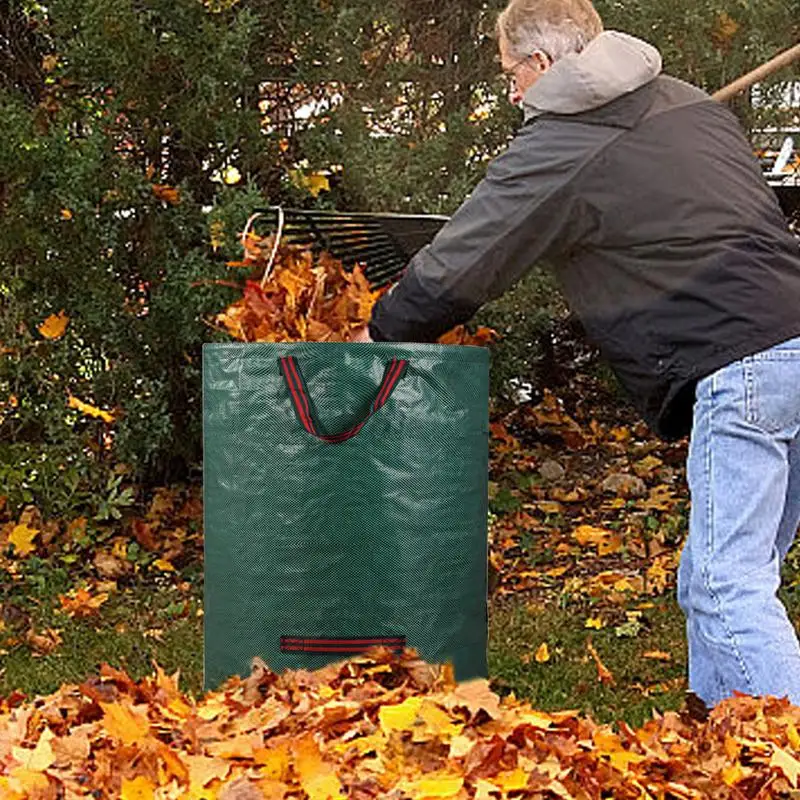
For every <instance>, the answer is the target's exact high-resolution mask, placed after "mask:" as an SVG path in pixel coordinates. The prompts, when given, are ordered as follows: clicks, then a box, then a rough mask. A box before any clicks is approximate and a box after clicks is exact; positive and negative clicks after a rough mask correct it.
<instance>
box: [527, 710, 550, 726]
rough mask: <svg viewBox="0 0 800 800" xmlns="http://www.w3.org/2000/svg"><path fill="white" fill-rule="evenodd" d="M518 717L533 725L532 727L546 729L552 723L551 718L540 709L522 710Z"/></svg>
mask: <svg viewBox="0 0 800 800" xmlns="http://www.w3.org/2000/svg"><path fill="white" fill-rule="evenodd" d="M519 719H520V721H521V722H524V723H525V724H527V725H533V727H534V728H544V729H547V728H549V727H550V726H551V725H552V724H553V720H552V718H551V717H550V716H549V715H548V714H544V713H542V712H541V711H522V712H520V714H519Z"/></svg>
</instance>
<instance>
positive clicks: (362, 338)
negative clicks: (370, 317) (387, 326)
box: [350, 325, 372, 342]
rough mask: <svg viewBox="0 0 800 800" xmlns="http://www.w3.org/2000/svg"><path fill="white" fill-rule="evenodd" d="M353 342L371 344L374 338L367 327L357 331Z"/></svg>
mask: <svg viewBox="0 0 800 800" xmlns="http://www.w3.org/2000/svg"><path fill="white" fill-rule="evenodd" d="M350 341H351V342H371V341H372V337H371V336H370V335H369V327H368V326H367V325H365V326H364V327H363V328H362V329H361V330H360V331H357V332H356V333H355V335H354V336H353V338H352V339H351V340H350Z"/></svg>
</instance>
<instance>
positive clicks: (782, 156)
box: [769, 136, 794, 175]
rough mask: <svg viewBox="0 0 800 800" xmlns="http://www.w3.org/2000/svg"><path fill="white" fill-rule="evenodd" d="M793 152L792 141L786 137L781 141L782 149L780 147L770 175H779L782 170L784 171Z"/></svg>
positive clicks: (789, 137)
mask: <svg viewBox="0 0 800 800" xmlns="http://www.w3.org/2000/svg"><path fill="white" fill-rule="evenodd" d="M793 152H794V139H792V137H791V136H787V137H786V138H785V139H784V140H783V147H781V151H780V153H778V157H777V158H776V159H775V164H774V165H773V167H772V172H770V173H769V174H770V175H780V174H781V173H782V172H783V171H784V169H786V165H787V164H788V163H789V159H790V158H791V157H792V153H793Z"/></svg>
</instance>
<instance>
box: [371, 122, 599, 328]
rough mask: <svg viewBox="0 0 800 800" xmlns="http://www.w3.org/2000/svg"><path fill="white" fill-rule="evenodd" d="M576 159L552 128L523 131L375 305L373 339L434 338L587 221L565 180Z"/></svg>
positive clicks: (558, 246) (572, 172)
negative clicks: (557, 140)
mask: <svg viewBox="0 0 800 800" xmlns="http://www.w3.org/2000/svg"><path fill="white" fill-rule="evenodd" d="M531 127H533V128H535V127H537V125H536V124H534V125H533V126H531ZM580 160H581V158H580V154H576V152H575V150H574V149H570V148H568V147H564V146H559V145H558V144H557V143H556V144H555V146H554V143H553V137H552V134H551V135H547V136H542V135H539V134H538V132H536V131H531V132H527V133H525V132H524V129H523V133H521V134H519V135H518V136H517V137H516V138H515V139H514V140H513V141H512V143H511V145H510V147H509V148H508V150H506V151H505V152H504V153H503V154H502V155H500V156H499V157H497V158H496V159H495V160H494V161H493V162H492V163H491V164H490V165H489V169H488V171H487V174H486V177H485V178H484V179H483V180H482V181H481V182H480V183H479V184H478V186H477V187H476V188H475V190H474V192H473V193H472V194H471V195H470V197H469V198H468V199H467V200H466V201H465V202H464V203H463V205H462V206H461V207H460V208H459V209H458V210H457V211H456V213H455V214H454V215H453V217H452V218H451V219H450V220H449V221H448V222H447V223H446V224H445V225H444V227H443V228H442V229H441V230H440V231H439V233H438V234H437V236H436V238H435V239H434V240H433V241H432V242H431V243H430V244H429V245H427V246H426V247H424V248H423V249H422V250H420V251H419V252H418V253H417V254H416V255H415V256H414V258H413V259H411V261H410V263H409V265H408V268H407V269H406V271H405V273H404V275H403V277H402V278H401V280H400V281H399V282H398V283H397V284H395V286H393V287H392V289H391V290H390V291H389V292H387V293H386V294H385V295H383V297H381V299H380V300H379V301H378V302H377V303H376V304H375V307H374V309H373V313H372V319H371V321H370V323H369V332H370V336H371V337H372V339H373V340H375V341H417V342H434V341H436V340H437V339H438V338H439V336H441V335H442V334H443V333H445V332H446V331H448V330H450V328H452V327H453V326H455V325H457V324H460V323H463V322H466V321H467V320H468V319H470V318H471V317H472V316H473V315H474V314H475V312H476V311H477V310H478V309H479V308H480V307H481V306H482V305H484V304H485V303H487V302H489V301H490V300H494V299H496V298H497V297H499V296H500V295H502V294H503V293H504V292H505V291H506V290H507V289H509V288H510V287H511V286H512V285H513V284H514V283H516V282H517V281H518V280H519V279H520V278H522V277H523V275H524V274H525V273H526V272H527V271H529V270H530V269H531V268H532V267H533V266H534V264H535V263H536V262H537V261H538V260H539V259H540V258H542V257H545V256H552V255H554V253H555V252H556V251H558V250H561V249H563V248H564V247H567V246H569V244H570V242H571V241H574V240H575V239H576V237H578V236H580V235H581V232H582V231H583V230H584V229H585V227H586V225H587V224H589V219H588V217H589V216H590V215H588V214H587V213H586V210H585V209H584V210H581V209H580V208H579V206H580V201H579V200H578V199H577V198H576V197H575V193H574V191H573V189H572V185H571V183H572V178H573V177H574V175H575V173H576V172H577V171H578V169H579V162H580Z"/></svg>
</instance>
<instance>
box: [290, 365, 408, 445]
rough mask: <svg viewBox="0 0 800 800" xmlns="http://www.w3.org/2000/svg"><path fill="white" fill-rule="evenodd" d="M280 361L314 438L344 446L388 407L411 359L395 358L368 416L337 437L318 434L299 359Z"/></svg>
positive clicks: (302, 419) (297, 408) (297, 407)
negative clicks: (369, 420)
mask: <svg viewBox="0 0 800 800" xmlns="http://www.w3.org/2000/svg"><path fill="white" fill-rule="evenodd" d="M279 360H280V365H281V372H282V373H283V377H284V378H285V380H286V383H287V385H288V387H289V394H290V395H291V398H292V404H293V405H294V409H295V412H296V413H297V418H298V419H299V420H300V423H301V424H302V426H303V427H304V428H305V429H306V430H307V431H308V432H309V433H310V434H311V435H312V436H316V437H317V438H318V439H321V440H322V441H323V442H327V443H328V444H340V443H341V442H346V441H347V440H348V439H352V438H353V437H354V436H355V435H356V434H357V433H358V432H359V431H360V430H361V429H362V428H363V427H364V425H366V423H367V420H368V419H369V418H370V417H371V416H372V415H373V414H375V413H376V412H377V411H379V410H380V409H381V408H383V406H385V405H386V403H387V401H388V400H389V398H390V397H391V395H392V392H393V391H394V390H395V388H396V387H397V384H398V383H399V382H400V379H401V378H402V377H403V376H404V375H405V374H406V369H407V367H408V360H407V359H404V358H393V359H392V360H391V361H390V362H389V364H388V365H387V366H386V370H385V371H384V373H383V379H382V381H381V385H380V387H379V389H378V393H377V394H376V395H375V399H374V400H373V401H372V405H371V406H370V410H369V413H368V414H367V416H366V417H364V419H363V420H361V422H359V423H358V424H357V425H354V426H353V427H352V428H350V430H347V431H343V432H342V433H337V434H333V435H326V434H321V433H319V431H318V427H319V426H318V425H317V421H316V419H315V414H314V411H313V409H312V406H311V396H310V394H309V392H308V388H307V387H306V384H305V381H304V379H303V376H302V374H301V372H300V367H299V365H298V364H297V359H296V358H295V357H294V356H284V357H282V358H281V359H279Z"/></svg>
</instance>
